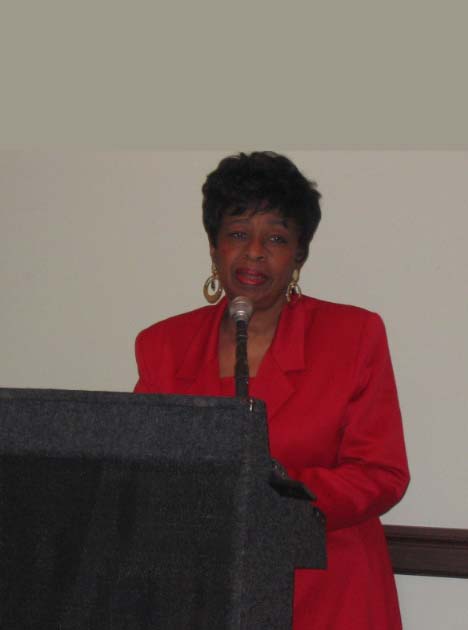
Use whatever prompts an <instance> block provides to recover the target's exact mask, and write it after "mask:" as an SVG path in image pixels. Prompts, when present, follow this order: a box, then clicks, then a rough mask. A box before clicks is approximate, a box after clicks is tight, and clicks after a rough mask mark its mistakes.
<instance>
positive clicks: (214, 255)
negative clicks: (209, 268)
mask: <svg viewBox="0 0 468 630" xmlns="http://www.w3.org/2000/svg"><path fill="white" fill-rule="evenodd" d="M210 256H211V260H212V261H213V262H214V261H215V257H216V247H215V246H214V245H213V243H211V241H210Z"/></svg>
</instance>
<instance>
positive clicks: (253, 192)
mask: <svg viewBox="0 0 468 630" xmlns="http://www.w3.org/2000/svg"><path fill="white" fill-rule="evenodd" d="M202 193H203V225H204V227H205V230H206V232H207V234H208V239H209V241H210V243H211V244H212V245H213V246H215V247H216V242H217V237H218V233H219V229H220V227H221V222H222V220H223V217H224V215H225V214H229V215H238V214H243V213H244V212H245V211H246V210H247V209H248V208H252V209H253V210H254V211H256V212H268V211H272V210H276V211H278V212H279V213H280V215H281V216H282V217H284V218H287V219H293V220H294V221H295V223H296V225H297V227H298V231H299V246H300V249H301V257H300V261H301V262H304V261H305V260H306V258H307V256H308V255H309V244H310V241H311V240H312V237H313V236H314V234H315V231H316V229H317V227H318V224H319V222H320V219H321V216H322V212H321V209H320V198H321V195H320V193H319V192H318V190H317V188H316V185H315V183H314V182H312V181H309V180H308V179H306V177H304V175H303V174H302V173H301V172H300V171H299V169H298V168H297V167H296V166H295V164H293V162H292V161H291V160H290V159H289V158H287V157H285V156H284V155H280V154H278V153H274V152H273V151H254V152H253V153H238V154H236V155H230V156H228V157H226V158H224V159H223V160H221V162H220V163H219V164H218V167H217V168H216V170H214V171H213V172H212V173H210V174H209V175H208V177H207V178H206V181H205V183H204V184H203V187H202Z"/></svg>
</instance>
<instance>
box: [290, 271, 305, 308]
mask: <svg viewBox="0 0 468 630" xmlns="http://www.w3.org/2000/svg"><path fill="white" fill-rule="evenodd" d="M293 296H296V298H297V299H299V298H300V297H301V296H302V291H301V287H300V286H299V269H298V268H296V269H294V271H293V272H292V276H291V281H290V283H289V284H288V288H287V289H286V299H287V301H288V302H290V301H291V300H292V298H293Z"/></svg>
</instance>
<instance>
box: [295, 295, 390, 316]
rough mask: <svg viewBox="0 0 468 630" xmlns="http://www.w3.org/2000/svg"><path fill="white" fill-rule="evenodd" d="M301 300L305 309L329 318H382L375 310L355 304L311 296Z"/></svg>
mask: <svg viewBox="0 0 468 630" xmlns="http://www.w3.org/2000/svg"><path fill="white" fill-rule="evenodd" d="M301 302H302V303H303V305H304V309H305V311H306V312H307V313H310V314H312V313H314V314H320V315H323V316H326V317H329V318H330V317H332V318H339V319H349V320H354V321H358V320H359V321H362V320H367V319H374V318H377V319H380V315H379V314H378V313H376V312H375V311H372V310H369V309H367V308H364V307H362V306H355V305H353V304H345V303H340V302H331V301H329V300H322V299H320V298H316V297H310V296H303V297H302V299H301Z"/></svg>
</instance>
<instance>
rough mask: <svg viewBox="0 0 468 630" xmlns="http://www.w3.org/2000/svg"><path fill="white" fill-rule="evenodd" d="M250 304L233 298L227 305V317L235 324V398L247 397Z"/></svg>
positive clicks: (246, 300) (244, 299) (247, 300)
mask: <svg viewBox="0 0 468 630" xmlns="http://www.w3.org/2000/svg"><path fill="white" fill-rule="evenodd" d="M252 311H253V306H252V302H251V301H250V300H249V299H248V298H245V297H242V296H238V297H236V298H234V299H233V300H232V302H231V304H230V305H229V315H230V316H231V317H232V318H233V319H234V321H235V322H236V364H235V368H234V379H235V384H236V396H238V397H240V398H248V397H249V363H248V360H247V326H248V325H249V319H250V317H251V315H252Z"/></svg>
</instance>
